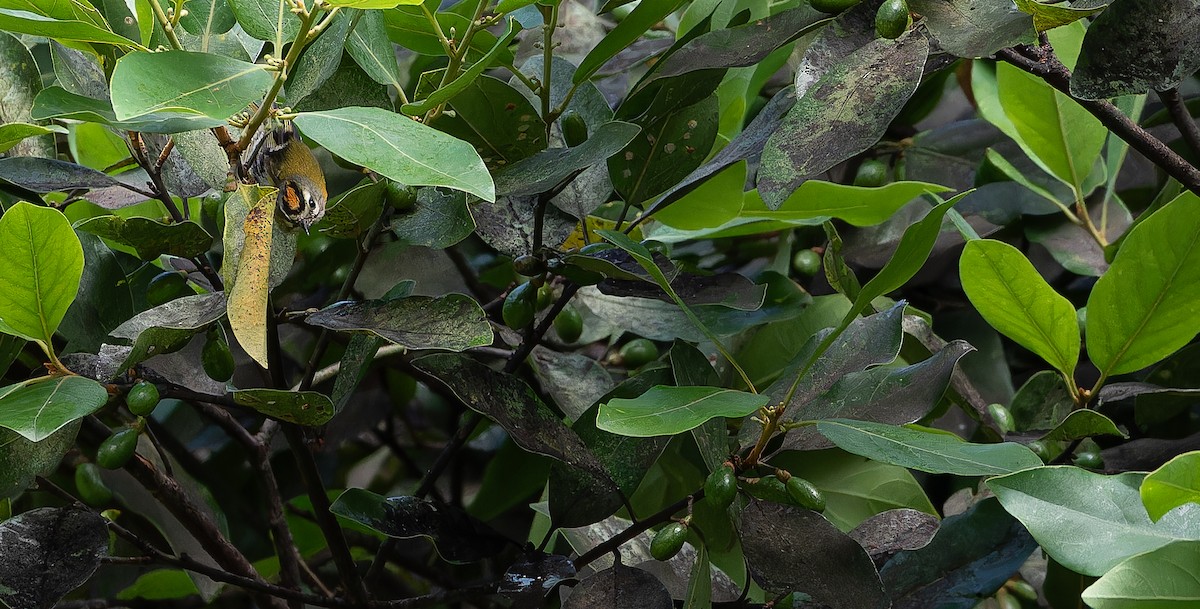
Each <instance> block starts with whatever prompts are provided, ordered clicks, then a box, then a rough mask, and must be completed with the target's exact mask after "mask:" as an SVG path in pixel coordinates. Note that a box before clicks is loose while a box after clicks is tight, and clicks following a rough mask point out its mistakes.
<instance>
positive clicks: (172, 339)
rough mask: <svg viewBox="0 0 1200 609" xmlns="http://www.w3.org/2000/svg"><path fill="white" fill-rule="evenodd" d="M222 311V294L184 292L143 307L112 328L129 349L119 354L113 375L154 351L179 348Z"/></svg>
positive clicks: (145, 358) (162, 352)
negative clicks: (126, 343) (119, 357)
mask: <svg viewBox="0 0 1200 609" xmlns="http://www.w3.org/2000/svg"><path fill="white" fill-rule="evenodd" d="M224 314H225V294H224V293H222V292H216V293H212V294H197V295H195V296H184V297H183V298H177V299H175V300H172V301H170V302H168V303H165V304H162V305H159V306H157V307H154V308H153V309H150V310H148V311H143V312H141V313H139V314H138V315H136V316H135V317H134V318H133V319H130V320H129V321H126V322H125V323H123V324H121V325H120V326H118V327H117V328H116V329H115V330H113V331H112V336H113V337H114V338H117V339H121V340H122V341H124V342H128V343H129V345H130V348H131V350H130V351H129V352H128V353H124V354H122V357H121V360H120V361H118V362H114V363H115V364H119V365H117V366H115V367H114V368H113V369H112V370H111V371H110V372H111V373H112V374H113V375H115V374H117V373H119V371H120V370H124V369H128V368H130V367H132V366H134V365H135V364H138V363H140V362H143V361H145V360H147V359H149V358H151V357H154V356H155V355H162V354H164V353H170V352H172V351H178V350H179V349H182V348H183V347H184V345H186V344H187V343H188V341H189V340H191V338H192V337H193V336H195V335H196V334H199V333H200V332H201V331H203V330H204V329H205V328H207V327H208V326H209V325H211V324H212V323H213V322H215V321H217V320H218V319H220V318H221V316H222V315H224Z"/></svg>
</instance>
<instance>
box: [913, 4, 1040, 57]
mask: <svg viewBox="0 0 1200 609" xmlns="http://www.w3.org/2000/svg"><path fill="white" fill-rule="evenodd" d="M909 8H910V9H912V10H913V11H915V12H917V13H919V14H920V15H922V16H924V17H925V23H926V25H928V27H929V31H930V33H931V34H933V37H934V38H935V39H936V40H937V42H938V44H939V45H941V47H942V48H943V49H945V50H946V51H947V52H949V53H952V54H954V55H957V56H959V57H987V56H989V55H992V54H994V53H995V52H996V51H999V50H1000V49H1002V48H1004V47H1010V46H1014V45H1017V44H1033V42H1034V38H1035V36H1034V31H1033V18H1032V17H1030V16H1029V15H1026V14H1025V13H1022V12H1021V11H1019V10H1017V7H1016V6H1014V5H1013V4H1012V3H1008V2H992V1H991V0H948V1H947V0H911V1H910V2H909Z"/></svg>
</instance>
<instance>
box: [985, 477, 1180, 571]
mask: <svg viewBox="0 0 1200 609" xmlns="http://www.w3.org/2000/svg"><path fill="white" fill-rule="evenodd" d="M1143 476H1145V474H1141V473H1132V472H1130V473H1124V474H1119V475H1116V476H1103V475H1100V474H1093V473H1091V472H1088V471H1085V470H1082V469H1079V468H1077V467H1067V466H1057V467H1039V468H1035V469H1029V470H1026V471H1023V472H1017V473H1014V474H1010V475H1008V476H1003V477H999V478H993V479H991V480H989V481H988V483H987V484H988V488H990V489H992V492H994V493H996V497H997V498H999V499H1000V503H1001V504H1003V505H1004V509H1005V510H1007V511H1008V513H1010V514H1012V515H1013V516H1016V517H1017V519H1018V520H1020V521H1021V522H1022V523H1023V524H1024V525H1025V527H1026V528H1028V529H1029V532H1030V533H1032V534H1033V537H1034V539H1037V542H1038V544H1040V545H1041V546H1042V549H1044V550H1045V551H1046V553H1047V554H1049V555H1050V557H1051V558H1053V559H1054V560H1056V561H1058V562H1060V563H1062V564H1063V566H1065V567H1067V568H1068V569H1071V570H1072V571H1075V572H1077V573H1082V574H1083V575H1091V576H1094V577H1099V576H1101V575H1103V574H1104V573H1105V572H1107V571H1108V570H1109V569H1111V568H1113V567H1115V566H1116V565H1117V564H1118V563H1120V562H1121V561H1123V560H1125V559H1127V558H1129V557H1130V556H1133V555H1135V554H1140V553H1142V552H1148V551H1150V550H1154V549H1156V548H1160V547H1162V546H1165V545H1167V544H1168V543H1171V542H1172V541H1176V540H1180V539H1186V540H1196V539H1200V508H1197V506H1190V507H1189V508H1181V509H1177V510H1175V511H1172V512H1170V513H1168V514H1167V515H1166V516H1164V517H1163V518H1161V519H1160V520H1159V521H1158V522H1151V520H1150V515H1149V514H1147V513H1146V510H1145V509H1144V508H1143V507H1142V503H1141V497H1140V496H1139V495H1138V487H1139V486H1141V483H1142V478H1143Z"/></svg>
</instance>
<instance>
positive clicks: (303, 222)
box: [250, 122, 328, 234]
mask: <svg viewBox="0 0 1200 609" xmlns="http://www.w3.org/2000/svg"><path fill="white" fill-rule="evenodd" d="M255 149H257V150H258V152H257V154H255V155H254V159H253V161H252V165H251V169H250V171H251V173H252V175H253V176H254V178H255V179H256V180H257V181H258V182H259V183H260V184H270V185H272V186H274V187H276V188H278V189H279V195H278V198H277V199H276V205H277V207H278V208H279V213H281V214H283V217H284V219H285V220H287V221H288V223H290V224H292V225H293V226H299V227H300V228H303V229H304V233H305V234H308V229H309V227H310V226H312V225H313V224H316V223H317V222H318V221H319V220H320V219H321V218H322V217H323V216H324V215H325V201H326V199H327V198H328V193H327V192H326V191H325V174H324V173H322V172H321V166H320V165H319V164H318V163H317V158H316V157H315V156H313V153H312V151H311V150H309V149H308V146H307V145H305V144H304V142H302V141H300V136H298V135H296V130H295V128H294V127H292V124H291V123H290V122H284V123H283V124H282V125H280V126H278V127H275V128H273V129H270V130H269V131H267V132H266V133H264V134H263V136H262V141H261V142H260V143H259V144H258V145H256V146H255Z"/></svg>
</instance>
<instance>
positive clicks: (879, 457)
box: [817, 419, 1042, 476]
mask: <svg viewBox="0 0 1200 609" xmlns="http://www.w3.org/2000/svg"><path fill="white" fill-rule="evenodd" d="M817 429H818V430H819V431H820V432H821V434H822V435H824V436H825V437H826V438H829V439H830V440H831V441H832V442H833V443H834V444H837V445H838V448H841V449H842V450H845V451H848V452H852V453H854V454H856V455H862V456H864V457H867V458H868V459H874V460H876V461H882V462H884V463H890V464H892V465H900V466H902V467H907V468H911V469H916V470H920V471H923V472H929V473H934V474H955V475H958V476H995V475H998V474H1008V473H1012V472H1015V471H1018V470H1022V469H1026V468H1030V467H1037V466H1039V465H1041V464H1042V460H1041V459H1039V458H1038V457H1037V455H1035V454H1033V451H1031V450H1029V449H1028V448H1025V447H1024V446H1022V445H1020V444H1014V443H1012V442H1004V443H1001V444H972V443H970V442H965V441H963V440H962V439H961V438H959V437H957V436H954V435H951V434H946V433H935V432H930V431H922V430H920V429H914V428H910V427H897V426H895V425H884V424H882V423H872V422H869V421H852V420H849V419H830V420H827V421H820V422H818V423H817Z"/></svg>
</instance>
